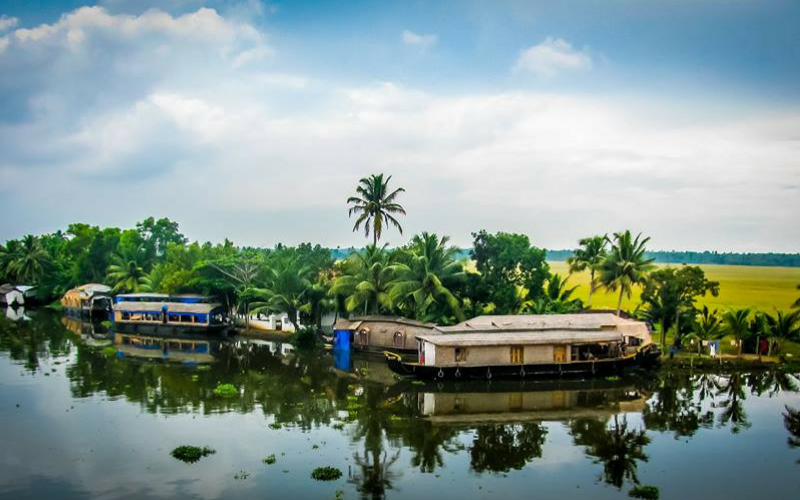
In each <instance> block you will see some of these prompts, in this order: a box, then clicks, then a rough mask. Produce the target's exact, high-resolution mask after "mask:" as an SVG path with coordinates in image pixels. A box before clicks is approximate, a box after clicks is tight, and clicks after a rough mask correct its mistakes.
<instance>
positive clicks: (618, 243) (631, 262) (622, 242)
mask: <svg viewBox="0 0 800 500" xmlns="http://www.w3.org/2000/svg"><path fill="white" fill-rule="evenodd" d="M606 240H607V241H608V243H610V244H611V250H610V251H609V253H608V256H607V257H606V258H605V259H603V261H602V263H601V264H600V283H602V285H603V286H605V287H606V288H607V289H609V290H611V291H615V290H617V289H619V299H618V300H617V316H619V315H620V312H621V311H622V296H623V294H625V295H627V296H628V297H629V298H630V296H631V292H632V290H633V287H634V285H640V284H643V283H644V282H645V279H646V277H647V273H648V272H649V271H650V270H651V269H653V267H654V266H653V259H648V258H646V257H645V245H646V244H647V242H648V241H650V238H642V234H641V233H639V234H638V235H637V236H636V238H634V237H633V236H632V235H631V232H630V231H625V232H623V233H614V239H613V240H612V239H610V238H608V237H606Z"/></svg>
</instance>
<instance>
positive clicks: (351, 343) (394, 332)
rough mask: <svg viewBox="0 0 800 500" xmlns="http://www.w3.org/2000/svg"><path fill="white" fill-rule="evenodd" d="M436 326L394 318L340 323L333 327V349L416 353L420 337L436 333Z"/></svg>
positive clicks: (367, 318) (347, 320)
mask: <svg viewBox="0 0 800 500" xmlns="http://www.w3.org/2000/svg"><path fill="white" fill-rule="evenodd" d="M434 326H435V325H433V324H432V323H423V322H421V321H414V320H411V319H405V318H397V317H391V316H364V317H360V318H353V319H340V320H339V321H337V322H336V324H335V325H334V326H333V348H334V349H339V350H348V349H350V348H353V349H361V350H368V351H369V350H372V351H376V352H382V351H385V350H387V349H388V350H392V351H396V352H416V351H417V340H416V339H417V337H418V336H420V335H423V334H429V333H433V328H434Z"/></svg>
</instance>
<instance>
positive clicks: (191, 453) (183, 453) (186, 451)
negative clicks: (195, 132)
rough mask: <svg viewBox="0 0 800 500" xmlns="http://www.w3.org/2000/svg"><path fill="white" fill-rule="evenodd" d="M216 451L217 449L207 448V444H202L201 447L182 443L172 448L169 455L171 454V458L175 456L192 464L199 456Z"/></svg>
mask: <svg viewBox="0 0 800 500" xmlns="http://www.w3.org/2000/svg"><path fill="white" fill-rule="evenodd" d="M216 452H217V450H215V449H213V448H209V447H208V446H203V447H202V448H201V447H199V446H190V445H183V446H178V447H177V448H175V449H174V450H172V451H171V452H170V455H172V457H173V458H177V459H178V460H180V461H181V462H186V463H189V464H193V463H195V462H197V461H198V460H200V459H201V458H203V457H207V456H208V455H213V454H214V453H216Z"/></svg>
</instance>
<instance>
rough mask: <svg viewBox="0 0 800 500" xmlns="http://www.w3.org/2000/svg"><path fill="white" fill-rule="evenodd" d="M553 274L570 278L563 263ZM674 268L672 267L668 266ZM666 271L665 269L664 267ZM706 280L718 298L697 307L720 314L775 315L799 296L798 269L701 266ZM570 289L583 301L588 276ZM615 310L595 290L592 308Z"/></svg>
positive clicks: (627, 302)
mask: <svg viewBox="0 0 800 500" xmlns="http://www.w3.org/2000/svg"><path fill="white" fill-rule="evenodd" d="M549 264H550V269H551V271H552V272H556V273H559V274H561V275H562V276H566V275H567V274H569V271H568V269H567V264H566V262H563V261H558V262H555V261H554V262H550V263H549ZM670 265H673V266H674V264H670ZM663 267H666V265H663ZM700 267H701V268H703V270H704V271H705V273H706V277H707V278H708V279H711V280H715V281H719V284H720V285H719V297H711V296H706V297H703V298H700V299H699V300H698V301H697V304H698V306H701V307H702V306H703V305H704V304H705V305H708V307H709V308H711V309H719V310H720V311H722V310H725V309H730V308H741V307H751V308H753V309H754V310H761V311H767V312H774V311H775V310H776V309H784V310H786V309H789V308H790V306H791V304H792V303H793V302H794V301H795V300H797V297H798V296H800V291H799V290H797V285H798V284H800V268H797V267H756V266H717V265H701V266H700ZM569 285H570V286H575V285H579V287H578V289H577V290H575V294H576V296H577V297H578V298H580V299H582V300H583V301H584V302H585V301H586V297H587V295H588V294H589V273H588V272H583V273H576V274H573V275H572V277H571V278H570V280H569ZM640 292H641V290H639V289H637V290H636V291H635V292H634V294H633V296H632V297H631V299H627V298H625V299H624V300H623V308H624V309H628V310H631V309H634V308H635V307H636V305H637V304H638V302H639V294H640ZM616 306H617V295H616V294H614V293H613V292H606V291H605V290H602V289H601V290H598V291H597V292H595V295H594V297H592V308H603V309H606V308H608V309H613V308H616Z"/></svg>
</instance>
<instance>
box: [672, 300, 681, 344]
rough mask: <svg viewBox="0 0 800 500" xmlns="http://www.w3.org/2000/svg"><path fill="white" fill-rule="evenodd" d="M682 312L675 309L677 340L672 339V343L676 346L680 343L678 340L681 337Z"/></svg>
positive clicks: (677, 308)
mask: <svg viewBox="0 0 800 500" xmlns="http://www.w3.org/2000/svg"><path fill="white" fill-rule="evenodd" d="M680 321H681V310H680V308H679V307H676V308H675V338H674V339H672V343H673V344H675V343H677V342H678V339H679V338H680V336H681V325H680Z"/></svg>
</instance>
